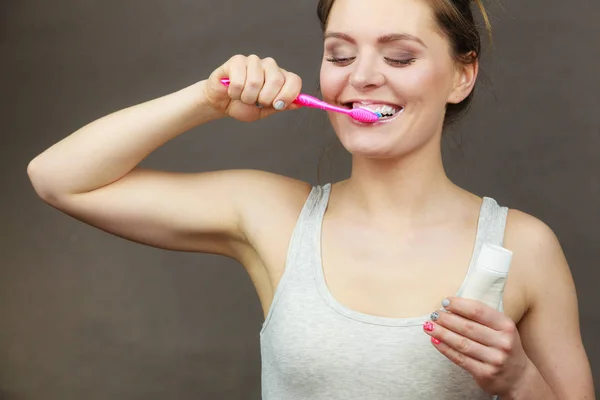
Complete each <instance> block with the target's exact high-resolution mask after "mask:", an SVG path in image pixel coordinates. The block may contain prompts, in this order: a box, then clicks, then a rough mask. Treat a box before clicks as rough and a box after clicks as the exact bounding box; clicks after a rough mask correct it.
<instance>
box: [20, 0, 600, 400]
mask: <svg viewBox="0 0 600 400" xmlns="http://www.w3.org/2000/svg"><path fill="white" fill-rule="evenodd" d="M470 6H471V4H470V2H469V1H462V0H461V1H458V0H452V1H451V0H441V1H424V0H376V1H368V2H366V1H362V0H336V1H333V0H329V1H326V0H321V1H320V3H319V6H318V7H319V8H318V11H319V17H320V18H321V22H322V26H323V30H324V57H323V62H322V66H321V88H322V95H323V98H324V100H326V101H327V102H329V103H332V104H337V105H340V106H344V107H367V108H371V109H373V110H378V111H383V112H384V113H385V114H386V115H387V117H386V118H385V119H382V120H381V122H378V123H376V124H362V123H358V122H355V121H353V120H352V119H350V118H348V117H347V116H345V115H341V114H334V113H331V114H330V115H329V117H330V119H331V123H332V125H333V127H334V129H335V131H336V133H337V135H338V137H339V139H340V141H341V143H342V144H343V145H344V147H345V148H346V149H347V150H348V151H349V152H350V153H351V154H352V173H351V176H350V178H349V179H347V180H345V181H342V182H337V183H335V184H333V185H331V184H327V185H323V186H317V187H311V186H310V185H309V184H307V183H305V182H299V181H297V180H294V179H291V178H287V177H282V176H278V175H275V174H270V173H266V172H260V171H247V170H244V171H237V170H236V171H219V172H210V173H195V174H180V173H167V172H160V171H151V170H145V169H141V168H139V167H138V164H139V163H140V162H141V161H142V160H143V159H144V158H145V157H146V156H147V155H148V154H149V153H151V152H152V151H154V150H155V149H157V148H158V147H159V146H161V145H163V144H164V143H165V142H167V141H169V140H170V139H173V138H175V137H176V136H177V135H180V134H181V133H183V132H185V131H187V130H189V129H191V128H193V127H196V126H199V125H201V124H203V123H206V122H209V121H213V120H216V119H219V118H223V117H231V118H235V119H237V120H240V121H246V122H252V121H256V120H259V119H262V118H266V117H268V116H269V115H272V114H273V113H275V112H281V111H283V110H292V109H295V108H296V106H295V105H294V104H292V101H293V100H294V99H295V97H296V96H297V95H298V94H299V93H300V90H301V80H300V78H299V77H298V76H297V75H295V74H293V73H291V72H288V71H286V70H284V69H282V68H280V67H279V66H278V65H277V63H276V62H275V61H274V60H272V59H270V58H266V59H259V58H258V57H257V56H249V57H245V56H234V57H232V58H231V59H230V60H229V61H227V62H226V63H225V64H223V65H222V66H220V67H219V68H217V69H216V70H215V71H214V72H213V73H212V74H211V75H210V77H209V78H208V79H205V80H202V81H200V82H198V83H196V84H194V85H192V86H190V87H187V88H184V89H182V90H179V91H177V92H175V93H172V94H169V95H166V96H164V97H161V98H158V99H155V100H152V101H149V102H146V103H144V104H140V105H137V106H134V107H131V108H128V109H124V110H121V111H119V112H116V113H114V114H111V115H108V116H105V117H104V118H101V119H99V120H97V121H95V122H93V123H91V124H89V125H87V126H85V127H83V128H81V129H80V130H78V131H77V132H75V133H73V134H72V135H70V136H69V137H67V138H65V139H64V140H62V141H60V142H59V143H57V144H56V145H54V146H52V147H51V148H49V149H48V150H46V151H45V152H43V153H42V154H40V155H39V156H38V157H36V158H35V159H34V160H33V161H32V162H31V163H30V165H29V168H28V173H29V176H30V178H31V181H32V183H33V186H34V187H35V189H36V191H37V193H38V194H39V195H40V196H41V198H42V199H43V200H44V201H46V202H48V203H49V204H51V205H52V206H54V207H56V208H58V209H59V210H62V211H63V212H64V213H66V214H69V215H71V216H73V217H75V218H77V219H79V220H81V221H84V222H86V223H88V224H90V225H93V226H96V227H98V228H100V229H103V230H105V231H107V232H110V233H112V234H115V235H119V236H121V237H124V238H127V239H129V240H133V241H136V242H139V243H144V244H148V245H151V246H156V247H160V248H165V249H172V250H181V251H192V252H201V253H213V254H221V255H225V256H228V257H232V258H234V259H236V260H238V261H239V262H240V263H241V264H243V265H244V267H245V268H246V270H247V271H248V273H249V274H250V276H251V278H252V281H253V283H254V285H255V287H256V290H257V292H258V295H259V298H260V301H261V304H262V307H263V310H264V313H265V317H266V320H265V323H264V325H263V329H262V331H261V350H262V357H263V385H262V387H263V389H262V390H263V398H264V399H268V400H280V399H328V400H331V399H344V400H346V399H372V400H379V399H424V398H439V399H452V400H454V399H456V400H458V399H460V400H464V399H490V398H493V396H495V395H499V396H501V398H502V399H503V400H504V399H531V400H533V399H544V400H551V399H559V398H568V399H584V398H585V399H592V398H594V393H593V387H592V379H591V373H590V369H589V365H588V360H587V357H586V354H585V351H584V349H583V346H582V342H581V338H580V331H579V321H578V309H577V299H576V294H575V290H574V287H573V281H572V278H571V275H570V272H569V268H568V266H567V263H566V261H565V258H564V256H563V253H562V251H561V248H560V245H559V243H558V241H557V239H556V237H555V235H554V234H553V232H552V231H551V230H550V229H549V228H548V227H547V226H546V225H544V224H543V223H542V222H540V221H538V220H537V219H535V218H534V217H531V216H529V215H526V214H524V213H521V212H519V211H516V210H508V209H507V208H505V207H500V206H499V205H498V204H497V203H496V202H495V201H494V200H493V199H490V198H480V197H477V196H475V195H473V194H471V193H468V192H467V191H465V190H463V189H461V188H459V187H457V186H456V185H454V184H453V183H452V182H451V181H450V180H449V179H448V177H447V176H446V174H445V172H444V168H443V165H442V158H441V150H440V141H441V136H442V132H443V127H444V125H445V123H447V122H449V121H451V120H452V119H454V118H455V117H456V116H457V115H458V114H460V113H461V112H462V111H463V110H464V109H466V107H467V106H468V104H469V101H470V99H471V95H472V92H473V87H474V85H475V82H476V78H477V74H478V66H479V62H478V55H479V53H480V40H479V35H478V33H477V30H476V27H475V23H474V20H473V15H472V13H471V10H470ZM480 6H481V4H480ZM484 15H485V14H484ZM226 77H228V78H230V80H231V84H230V86H229V87H225V86H224V85H222V84H221V82H220V80H221V79H222V78H226ZM484 242H491V243H493V244H498V245H503V246H504V247H506V248H507V249H509V250H511V251H512V252H513V254H514V257H513V261H512V266H511V270H510V274H509V278H508V282H507V285H506V289H505V291H504V294H503V295H502V294H499V296H501V298H500V299H499V300H503V303H502V305H501V307H498V308H496V309H494V308H492V307H490V306H487V305H485V304H483V303H481V302H478V301H475V300H467V299H465V298H461V297H460V296H457V294H460V290H459V288H460V289H462V288H464V286H465V285H468V277H469V275H470V271H471V268H470V266H471V265H472V261H473V260H474V259H475V258H476V257H477V255H478V254H479V251H480V249H481V246H482V243H484ZM440 302H442V305H443V307H444V309H445V310H446V311H449V312H435V310H438V309H439V308H440ZM432 311H434V313H432V314H430V313H431V312H432Z"/></svg>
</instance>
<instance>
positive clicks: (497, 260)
mask: <svg viewBox="0 0 600 400" xmlns="http://www.w3.org/2000/svg"><path fill="white" fill-rule="evenodd" d="M512 255H513V253H512V251H510V250H508V249H505V248H504V247H501V246H497V245H495V244H490V243H484V244H483V245H482V246H481V252H480V253H479V258H478V259H477V264H479V265H480V266H481V267H483V268H486V269H489V270H492V271H495V272H498V273H502V274H506V273H508V270H509V269H510V263H511V261H512Z"/></svg>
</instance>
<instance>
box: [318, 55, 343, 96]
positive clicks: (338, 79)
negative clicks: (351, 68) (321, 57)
mask: <svg viewBox="0 0 600 400" xmlns="http://www.w3.org/2000/svg"><path fill="white" fill-rule="evenodd" d="M344 81H345V78H344V73H343V72H342V69H341V68H337V67H334V66H332V65H329V63H327V62H325V63H324V64H323V65H322V66H321V73H320V82H321V94H322V95H323V100H325V101H330V102H331V101H333V100H334V99H335V98H337V97H338V96H339V95H340V93H341V91H342V89H343V87H344Z"/></svg>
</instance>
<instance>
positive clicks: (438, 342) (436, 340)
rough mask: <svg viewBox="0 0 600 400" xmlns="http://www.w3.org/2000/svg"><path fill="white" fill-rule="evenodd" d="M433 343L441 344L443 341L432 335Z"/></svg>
mask: <svg viewBox="0 0 600 400" xmlns="http://www.w3.org/2000/svg"><path fill="white" fill-rule="evenodd" d="M431 343H433V344H440V343H442V342H440V341H439V340H438V339H436V338H434V337H432V338H431Z"/></svg>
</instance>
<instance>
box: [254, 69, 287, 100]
mask: <svg viewBox="0 0 600 400" xmlns="http://www.w3.org/2000/svg"><path fill="white" fill-rule="evenodd" d="M261 64H262V67H263V69H264V74H265V83H264V85H263V87H262V90H261V91H260V94H259V95H258V102H259V103H260V104H264V105H269V106H271V105H272V104H273V103H274V102H275V97H276V96H277V95H278V94H279V92H280V91H281V88H282V87H283V85H284V84H285V75H284V74H283V71H282V70H281V68H279V66H278V65H277V63H276V62H275V60H273V59H272V58H271V57H268V58H265V59H264V60H262V62H261Z"/></svg>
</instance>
